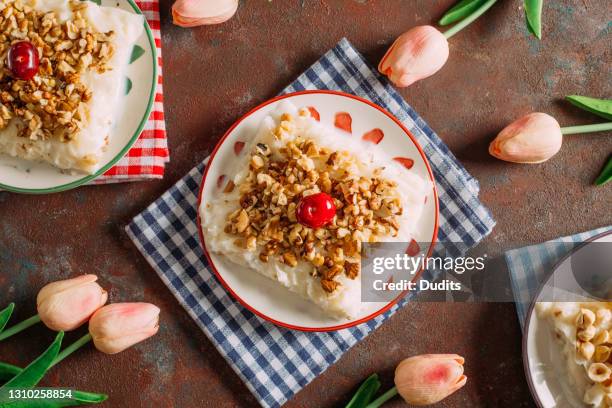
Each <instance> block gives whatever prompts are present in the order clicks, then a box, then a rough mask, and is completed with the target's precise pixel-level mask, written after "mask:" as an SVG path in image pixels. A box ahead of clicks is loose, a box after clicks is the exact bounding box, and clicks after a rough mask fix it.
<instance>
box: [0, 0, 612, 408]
mask: <svg viewBox="0 0 612 408" xmlns="http://www.w3.org/2000/svg"><path fill="white" fill-rule="evenodd" d="M161 3H162V4H161V6H162V33H163V47H164V73H165V78H164V79H165V107H166V119H167V127H168V134H169V141H170V148H171V159H172V161H171V163H170V164H169V166H168V169H167V173H166V177H165V178H164V180H161V181H154V182H143V183H134V184H119V185H107V186H97V187H82V188H79V189H77V190H73V191H69V192H66V193H62V194H57V195H50V196H20V195H14V194H8V193H0V303H2V304H4V303H7V302H8V301H9V300H12V301H15V302H16V303H17V307H18V309H17V317H19V318H25V317H27V316H29V315H30V314H32V313H33V312H34V309H35V305H34V303H35V300H34V299H35V296H36V293H37V291H38V290H39V288H40V287H41V286H42V285H43V284H45V283H46V282H48V281H51V280H55V279H59V278H66V277H69V276H74V275H78V274H81V273H86V272H89V273H95V274H98V275H99V276H100V281H101V283H102V284H103V285H104V286H105V287H108V288H110V293H111V299H112V300H113V301H127V300H145V301H149V302H153V303H156V304H158V305H159V306H160V307H161V308H162V309H163V312H162V326H161V330H160V333H159V334H158V336H157V337H156V338H154V339H153V340H149V341H147V342H146V343H144V344H141V345H139V346H138V347H135V348H133V349H131V350H129V351H126V352H124V353H122V354H119V355H115V356H106V355H102V354H100V353H98V352H96V351H95V350H94V349H93V348H91V347H88V348H85V349H84V350H82V351H80V352H79V353H77V354H75V355H73V356H72V357H70V358H69V359H68V360H66V361H65V362H63V363H62V364H61V365H59V366H58V367H56V368H54V369H53V371H52V372H51V373H50V375H49V376H48V377H47V378H46V379H45V380H44V384H45V385H47V386H60V385H61V386H74V387H78V388H80V389H85V390H91V391H100V392H106V393H108V394H110V400H109V401H108V402H107V403H105V405H104V406H106V407H151V406H155V407H185V408H191V407H254V406H256V401H255V400H254V399H253V397H252V396H251V394H250V393H249V391H248V390H247V388H246V387H245V386H244V385H243V384H242V383H241V382H240V380H239V378H238V377H237V376H236V375H235V374H234V373H233V371H232V370H231V368H230V367H229V366H228V365H227V364H226V363H225V361H224V360H223V359H222V357H221V356H220V355H219V354H218V353H217V351H216V350H215V348H214V347H213V346H212V344H211V343H210V342H209V341H208V340H207V338H206V337H205V336H204V334H202V333H201V332H200V331H199V330H198V328H197V326H196V325H195V323H193V322H192V320H191V319H190V318H189V316H188V315H187V314H186V313H185V312H184V311H183V309H182V308H181V307H180V306H179V304H178V303H177V302H176V300H175V299H174V297H173V296H172V295H171V294H170V292H169V291H168V290H167V289H166V287H165V286H164V285H163V284H162V282H161V281H160V280H159V279H158V277H157V276H156V275H155V273H154V272H153V271H152V270H151V268H150V267H149V266H148V264H147V263H146V262H145V261H144V260H143V258H142V257H141V256H140V255H139V253H138V252H137V251H136V249H135V248H134V247H133V246H132V244H131V243H130V241H129V240H128V239H127V237H126V235H125V233H124V232H123V227H124V225H125V224H126V223H127V222H128V221H129V220H130V219H131V218H132V217H133V216H134V215H136V214H137V213H139V212H140V211H141V210H142V209H144V208H145V207H146V206H147V205H148V204H149V203H150V202H152V201H153V200H154V199H156V198H157V197H158V196H159V195H160V194H161V193H162V192H163V191H164V190H166V189H167V188H168V187H170V186H171V185H172V184H173V183H174V182H175V181H176V180H178V179H179V178H180V177H181V176H182V175H184V174H185V173H186V172H187V171H188V170H190V169H191V168H192V167H193V166H195V165H196V164H197V163H198V162H199V161H201V160H202V159H203V158H205V157H206V156H207V155H208V154H209V153H210V152H211V150H212V148H213V146H214V144H215V142H216V141H217V140H218V139H219V138H220V136H221V135H222V133H223V132H224V130H225V129H227V128H228V127H229V126H230V125H231V123H232V122H233V121H234V120H236V119H237V118H238V117H239V116H240V115H242V114H243V113H245V112H246V111H248V110H249V109H250V108H252V107H253V106H254V105H256V104H257V103H259V102H262V101H264V100H266V99H268V98H270V97H272V96H274V95H275V94H276V93H278V92H279V91H280V90H281V89H282V88H283V87H284V86H285V85H286V84H288V83H289V82H290V81H291V80H292V79H294V78H295V77H296V76H297V75H298V74H300V73H301V72H302V71H303V70H304V69H305V68H306V67H308V66H309V65H310V64H312V63H313V62H314V61H316V59H317V58H318V57H319V56H320V55H321V54H322V53H324V52H325V51H327V50H328V49H329V48H330V47H332V46H333V45H334V44H335V43H336V42H337V41H338V40H339V39H340V38H342V37H344V36H346V37H348V39H349V40H350V41H351V42H352V43H353V44H354V45H355V46H356V47H357V48H358V49H359V50H360V51H361V52H363V53H364V54H365V56H366V57H367V59H368V60H369V61H370V62H371V63H374V64H376V63H377V62H378V60H379V59H380V57H381V56H382V54H383V53H384V51H385V49H386V47H387V46H388V45H389V44H390V43H391V41H392V40H393V39H394V38H395V37H396V36H397V35H399V34H400V33H402V32H403V31H405V30H407V29H408V28H410V27H413V26H415V25H421V24H431V23H434V22H435V21H436V20H437V19H438V18H439V17H440V16H441V15H442V14H443V12H444V10H446V9H447V8H448V7H450V6H451V4H452V3H453V0H436V1H431V0H414V1H400V0H378V1H374V0H367V1H366V0H362V1H354V0H346V1H340V0H338V1H332V0H328V1H317V0H274V1H265V0H252V1H251V0H249V1H244V2H241V5H240V8H239V10H238V13H237V15H236V16H235V17H234V18H233V19H232V20H230V21H229V22H228V23H226V24H223V25H219V26H212V27H200V28H195V29H189V30H187V29H181V28H178V27H175V26H173V25H172V24H171V21H170V16H169V9H170V6H171V1H169V0H162V2H161ZM521 4H522V2H521V1H518V0H517V1H500V2H498V4H496V5H495V6H494V7H493V8H492V9H491V10H490V12H488V13H487V14H486V16H485V17H484V18H482V19H481V20H480V21H478V22H476V23H475V24H474V25H472V26H471V27H470V28H468V29H467V30H465V31H464V32H462V33H461V34H459V35H457V36H456V37H454V38H453V39H452V40H451V56H450V59H449V61H448V63H447V64H446V66H445V67H444V68H443V69H442V70H441V71H440V72H439V73H438V74H437V75H436V76H434V77H432V78H429V79H427V80H424V81H422V82H419V83H417V84H415V85H414V86H412V87H410V88H408V89H406V90H403V91H402V94H403V95H404V97H405V98H406V100H407V101H408V102H409V103H410V104H411V105H412V106H413V107H414V108H415V109H416V110H417V111H418V112H419V113H420V114H421V115H422V116H423V117H424V118H425V120H427V121H428V123H429V124H430V125H431V127H432V128H433V129H435V130H436V131H437V132H438V134H439V135H440V136H441V137H442V139H443V140H444V141H446V143H448V145H449V146H450V148H451V150H452V151H453V152H454V153H455V154H456V155H457V156H458V157H459V159H460V160H461V161H462V162H463V163H464V164H465V166H466V167H467V168H468V170H469V171H470V172H472V174H473V175H474V176H476V177H477V178H478V179H479V181H480V184H481V190H482V191H481V198H482V200H483V201H484V202H485V204H486V205H487V206H488V207H489V208H490V209H491V211H492V213H493V215H494V216H495V218H496V219H497V221H498V224H497V226H496V228H495V230H494V232H493V234H492V235H491V236H490V237H489V238H487V239H486V241H485V242H484V243H483V244H482V245H483V250H486V251H487V252H488V253H489V254H493V255H497V254H500V253H501V252H502V251H503V250H505V249H508V248H510V247H515V246H517V245H522V244H526V243H537V242H541V241H544V240H546V239H551V238H554V237H557V236H560V235H565V234H570V233H574V232H578V231H584V230H589V229H592V228H595V227H599V226H603V225H609V224H612V213H611V212H610V203H612V186H610V185H608V186H606V187H599V188H598V187H595V186H593V185H592V182H593V180H594V179H595V177H596V176H597V174H598V172H599V170H600V169H601V167H602V166H603V164H604V163H605V161H606V159H607V158H608V156H609V154H610V152H612V138H611V137H610V136H612V134H610V133H609V132H608V133H607V134H604V133H602V134H591V135H577V136H569V137H566V140H565V141H564V145H563V148H562V150H561V152H560V153H559V154H558V155H557V156H555V157H554V158H553V159H552V160H550V161H549V162H547V163H545V164H541V165H534V166H521V165H511V164H507V163H502V162H499V161H496V160H494V159H492V158H490V157H489V156H488V154H487V151H486V149H487V145H488V143H489V141H490V140H491V138H492V137H493V136H494V135H495V134H496V133H497V131H499V129H501V128H502V127H503V126H504V125H505V124H506V123H508V122H509V121H511V120H513V119H514V118H516V117H518V116H520V115H522V114H525V113H527V112H530V111H533V110H538V111H543V112H547V113H549V114H552V115H553V116H555V117H556V118H557V119H558V120H559V122H560V123H561V124H562V125H569V124H585V123H593V122H596V121H598V120H599V119H597V118H596V117H595V116H593V115H590V114H587V113H584V112H581V111H579V110H578V109H576V108H574V107H572V106H569V105H568V104H567V103H564V102H562V101H561V98H562V97H563V96H564V95H566V94H584V95H591V96H595V97H608V98H609V97H611V96H612V84H611V82H610V79H611V78H612V58H611V57H612V55H611V52H612V51H611V48H610V44H612V23H611V22H610V16H612V3H610V2H609V1H608V0H567V1H549V2H546V6H545V10H544V15H545V22H544V33H543V34H544V38H543V40H542V41H537V40H536V39H534V38H533V37H531V36H530V35H529V34H528V33H527V30H526V28H525V24H524V17H523V10H522V8H521ZM503 284H508V283H507V281H504V282H503ZM77 334H80V333H73V334H70V336H69V339H72V338H76V336H77ZM51 338H52V334H51V333H49V332H48V331H45V330H43V329H42V328H40V327H38V328H37V329H34V330H31V331H30V332H29V335H25V336H19V337H17V338H15V339H10V340H9V341H7V342H3V343H2V344H1V345H0V357H1V360H5V361H9V362H11V363H15V364H26V363H27V362H28V361H30V360H31V359H32V358H33V357H34V356H35V355H37V354H38V353H39V352H40V351H41V350H42V349H43V348H44V347H45V344H46V343H47V342H49V341H50V340H51ZM520 342H521V333H520V328H519V325H518V322H517V319H516V313H515V310H514V305H513V304H510V303H500V304H439V303H418V304H411V305H409V306H408V307H406V308H405V309H403V310H402V311H400V312H399V313H397V314H396V315H395V316H394V317H393V318H391V319H390V321H388V322H387V323H386V324H385V325H384V326H383V327H382V328H380V329H379V330H377V331H376V332H375V333H373V334H372V335H370V336H369V337H368V338H367V339H366V340H364V341H362V342H361V343H359V344H358V345H357V346H355V347H354V348H353V349H352V350H350V351H349V352H348V353H346V355H345V356H344V357H343V358H342V359H341V360H340V361H339V362H338V363H337V364H336V365H334V366H333V367H331V368H330V369H329V370H327V371H326V372H325V373H324V374H323V375H321V376H319V377H318V378H317V379H315V380H314V381H313V382H312V383H311V384H310V385H308V386H307V387H306V388H305V389H304V390H303V391H302V392H300V393H299V394H298V395H297V396H296V397H295V398H294V399H293V400H291V401H290V402H289V403H288V404H287V407H295V408H297V407H336V406H342V403H345V402H346V401H347V400H348V399H349V398H350V395H351V394H352V393H353V392H354V391H355V390H356V388H357V387H358V384H359V383H360V381H361V380H363V379H364V378H365V377H366V376H368V375H369V374H371V373H372V372H379V373H381V375H382V379H383V383H384V385H383V387H387V386H389V385H390V384H391V382H392V376H393V369H394V367H395V364H396V363H397V362H398V361H399V360H400V359H402V358H403V357H407V356H410V355H414V354H421V353H426V352H452V353H459V354H461V355H463V356H465V357H466V361H467V362H466V371H467V375H468V377H469V380H468V384H467V386H466V387H465V388H464V389H463V390H461V391H460V392H458V393H457V394H455V395H453V396H452V397H451V398H448V399H447V400H445V401H444V402H442V403H441V404H439V406H441V407H530V406H533V402H532V401H531V398H530V395H529V391H528V388H527V384H526V382H525V378H524V374H523V368H522V363H521V349H520ZM388 406H389V407H393V406H401V403H399V401H398V400H396V401H395V403H394V404H389V405H388Z"/></svg>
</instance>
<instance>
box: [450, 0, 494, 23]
mask: <svg viewBox="0 0 612 408" xmlns="http://www.w3.org/2000/svg"><path fill="white" fill-rule="evenodd" d="M485 1H486V0H461V1H460V2H459V3H457V4H455V5H454V6H453V7H452V8H451V9H450V10H448V11H447V12H446V13H444V15H443V16H442V18H441V19H440V21H439V22H438V24H440V25H441V26H445V25H449V24H453V23H456V22H457V21H461V20H463V19H464V18H466V17H467V16H469V15H470V14H472V13H473V12H474V11H476V10H477V9H478V7H480V6H482V5H483V4H484V2H485Z"/></svg>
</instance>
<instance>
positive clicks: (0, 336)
mask: <svg viewBox="0 0 612 408" xmlns="http://www.w3.org/2000/svg"><path fill="white" fill-rule="evenodd" d="M38 322H40V316H39V315H35V316H32V317H30V318H29V319H25V320H24V321H23V322H20V323H17V324H16V325H14V326H13V327H9V328H8V329H6V330H5V331H3V332H2V333H0V341H2V340H4V339H8V338H9V337H11V336H14V335H16V334H17V333H20V332H22V331H24V330H25V329H27V328H28V327H30V326H34V325H35V324H36V323H38Z"/></svg>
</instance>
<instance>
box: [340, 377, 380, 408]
mask: <svg viewBox="0 0 612 408" xmlns="http://www.w3.org/2000/svg"><path fill="white" fill-rule="evenodd" d="M379 388H380V381H379V380H378V374H376V373H375V374H372V375H371V376H369V377H368V378H367V379H366V380H365V381H364V382H363V384H361V386H360V387H359V389H358V390H357V392H356V393H355V395H353V398H351V400H350V401H349V403H348V404H347V405H346V407H345V408H365V407H366V406H367V405H368V404H369V403H370V401H371V400H372V397H374V395H375V394H376V392H377V391H378V389H379Z"/></svg>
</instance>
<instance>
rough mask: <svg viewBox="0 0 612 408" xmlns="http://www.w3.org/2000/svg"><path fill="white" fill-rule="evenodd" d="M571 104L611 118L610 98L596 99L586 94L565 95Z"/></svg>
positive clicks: (611, 102)
mask: <svg viewBox="0 0 612 408" xmlns="http://www.w3.org/2000/svg"><path fill="white" fill-rule="evenodd" d="M565 99H567V100H568V101H569V102H570V103H571V104H572V105H574V106H577V107H579V108H580V109H584V110H585V111H589V112H591V113H594V114H595V115H597V116H601V117H602V118H604V119H608V120H612V99H596V98H589V97H588V96H580V95H568V96H566V97H565Z"/></svg>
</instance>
